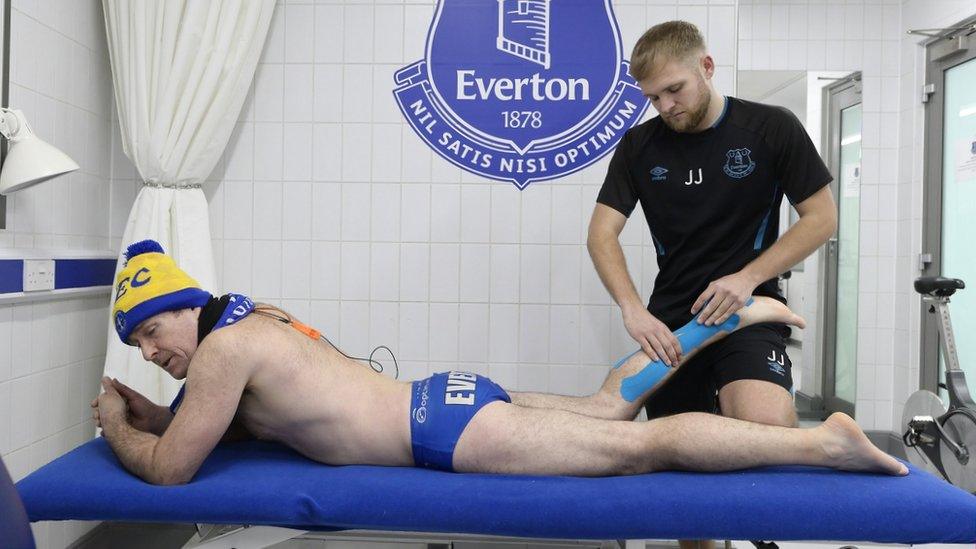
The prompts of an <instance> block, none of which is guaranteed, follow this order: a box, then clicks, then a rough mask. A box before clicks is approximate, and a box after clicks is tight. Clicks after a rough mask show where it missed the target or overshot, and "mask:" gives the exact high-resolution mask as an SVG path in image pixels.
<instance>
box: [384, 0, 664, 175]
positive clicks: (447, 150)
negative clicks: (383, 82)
mask: <svg viewBox="0 0 976 549" xmlns="http://www.w3.org/2000/svg"><path fill="white" fill-rule="evenodd" d="M622 51H623V50H622V47H621V43H620V31H619V30H618V29H617V22H616V19H615V18H614V15H613V9H612V8H611V6H610V0H559V1H558V2H555V1H552V0H439V2H438V4H437V10H436V12H435V14H434V20H433V22H432V23H431V25H430V31H429V32H428V35H427V48H426V56H425V58H424V59H422V60H420V61H417V62H416V63H413V64H411V65H408V66H406V67H404V68H402V69H400V70H399V71H397V72H396V75H395V76H394V78H395V80H396V89H395V90H394V92H393V93H394V96H395V97H396V100H397V103H398V104H399V106H400V110H401V111H402V112H403V115H404V116H405V117H406V118H407V120H408V121H409V122H410V125H411V126H413V129H414V131H416V132H417V134H418V135H419V136H420V137H421V138H422V139H423V140H424V141H425V142H426V143H427V144H428V145H429V146H430V147H431V148H432V149H434V150H435V151H436V152H437V153H438V154H439V155H441V156H442V157H444V158H445V159H447V160H448V161H450V162H452V163H454V164H456V165H457V166H460V167H461V168H463V169H465V170H468V171H470V172H472V173H476V174H479V175H482V176H485V177H488V178H491V179H498V180H502V181H511V182H512V183H514V184H515V185H516V186H517V187H518V188H519V189H524V188H525V187H526V186H527V185H528V184H529V183H531V182H533V181H543V180H546V179H554V178H557V177H561V176H564V175H566V174H569V173H572V172H575V171H577V170H580V169H582V168H584V167H586V166H588V165H590V164H592V163H593V162H596V161H597V160H598V159H600V158H601V157H602V156H603V155H605V154H607V153H609V152H610V151H612V150H613V148H614V146H615V145H616V144H617V142H618V141H619V140H620V138H621V137H622V136H623V134H624V132H626V131H627V130H628V129H629V128H631V127H632V126H633V125H634V124H636V123H637V122H638V121H639V120H640V118H641V116H642V115H643V114H644V111H645V110H646V109H647V105H648V103H647V100H646V99H645V98H644V97H643V96H642V95H641V92H640V88H638V87H637V83H636V82H635V81H634V80H633V79H632V78H631V77H630V76H629V75H628V74H627V68H628V63H627V61H625V60H624V59H623V53H622Z"/></svg>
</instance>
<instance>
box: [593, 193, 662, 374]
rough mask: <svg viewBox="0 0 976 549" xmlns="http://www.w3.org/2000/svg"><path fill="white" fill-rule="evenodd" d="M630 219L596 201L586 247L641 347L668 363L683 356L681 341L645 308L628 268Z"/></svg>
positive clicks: (626, 325) (654, 357)
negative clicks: (625, 236)
mask: <svg viewBox="0 0 976 549" xmlns="http://www.w3.org/2000/svg"><path fill="white" fill-rule="evenodd" d="M626 223H627V218H626V217H625V216H624V215H623V214H622V213H620V212H618V211H617V210H615V209H613V208H611V207H609V206H607V205H605V204H600V203H597V205H596V207H595V208H594V209H593V217H591V218H590V227H589V231H588V234H587V238H586V248H587V250H589V252H590V258H591V259H592V260H593V266H594V267H596V272H597V274H598V275H600V280H601V281H603V285H604V286H606V288H607V291H608V292H610V295H611V296H612V297H613V299H614V301H616V302H617V305H619V306H620V311H621V312H622V313H623V318H624V325H625V327H626V328H627V331H628V332H629V333H630V335H631V337H633V338H634V340H635V341H637V342H638V343H639V344H640V346H641V349H643V350H644V352H645V353H647V355H648V356H650V357H652V358H653V359H654V360H657V359H658V358H660V359H661V360H663V361H664V362H665V363H666V364H668V365H669V366H670V365H671V364H672V363H677V362H678V360H679V359H680V357H681V344H680V343H679V342H678V340H677V338H675V337H674V335H673V334H672V333H671V330H669V329H668V327H667V326H665V325H664V323H663V322H661V321H660V320H658V319H656V318H654V316H653V315H652V314H651V313H649V312H648V311H647V309H646V308H645V307H644V302H643V301H642V300H641V297H640V294H638V293H637V288H635V287H634V282H633V280H632V279H631V278H630V273H629V272H628V271H627V261H626V259H624V251H623V248H621V247H620V232H621V231H623V228H624V225H625V224H626Z"/></svg>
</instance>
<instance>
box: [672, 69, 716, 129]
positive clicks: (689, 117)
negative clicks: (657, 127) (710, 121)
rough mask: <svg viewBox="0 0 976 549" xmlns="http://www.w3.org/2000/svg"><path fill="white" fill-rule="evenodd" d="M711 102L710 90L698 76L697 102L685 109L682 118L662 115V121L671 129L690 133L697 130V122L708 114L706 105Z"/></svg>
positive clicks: (699, 122) (700, 121)
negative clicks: (675, 118)
mask: <svg viewBox="0 0 976 549" xmlns="http://www.w3.org/2000/svg"><path fill="white" fill-rule="evenodd" d="M711 102H712V91H711V90H710V89H709V87H708V85H707V84H706V83H705V79H704V78H701V77H699V78H698V103H697V104H696V105H695V106H694V107H693V108H690V109H688V110H687V111H685V115H684V116H683V117H682V118H683V120H673V119H669V118H667V117H664V123H665V124H667V125H668V127H669V128H671V129H672V130H674V131H676V132H679V133H692V132H695V131H697V130H695V128H697V127H698V125H699V124H701V123H702V120H704V119H705V116H706V115H708V105H709V104H711Z"/></svg>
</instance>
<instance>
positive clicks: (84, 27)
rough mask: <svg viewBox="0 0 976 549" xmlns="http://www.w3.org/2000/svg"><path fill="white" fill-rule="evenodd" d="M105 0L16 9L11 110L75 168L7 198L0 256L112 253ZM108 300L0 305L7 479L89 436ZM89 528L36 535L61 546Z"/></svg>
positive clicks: (21, 0) (24, 4)
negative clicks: (41, 251)
mask: <svg viewBox="0 0 976 549" xmlns="http://www.w3.org/2000/svg"><path fill="white" fill-rule="evenodd" d="M102 21H103V20H102V9H101V2H99V1H98V0H85V1H80V0H78V1H76V0H72V1H70V2H68V1H58V2H40V1H36V0H33V1H26V0H14V1H13V2H12V5H11V20H10V30H11V37H10V38H11V39H10V43H11V51H10V100H9V106H10V107H11V108H15V109H21V110H22V111H24V115H25V116H26V117H27V120H28V122H29V123H30V124H31V126H32V128H33V130H34V132H35V133H36V134H37V135H38V136H39V137H40V138H42V139H44V140H45V141H48V142H49V143H52V144H53V145H55V146H57V147H58V148H60V149H61V150H63V151H64V152H66V153H67V154H68V155H69V156H71V157H72V158H73V159H74V160H75V161H76V162H78V164H79V165H80V167H81V169H80V170H78V171H77V172H74V173H72V174H69V175H67V176H62V177H60V178H57V179H54V180H51V181H48V182H45V183H42V184H40V185H37V186H35V187H32V188H30V189H28V190H24V191H20V192H18V193H14V194H12V195H10V196H9V197H8V199H7V229H6V230H0V249H3V250H4V251H5V252H9V253H13V254H15V255H16V251H13V252H10V249H12V248H15V247H16V248H48V249H58V250H66V249H70V250H98V251H103V250H107V249H108V246H109V222H108V219H109V211H110V204H109V200H110V192H109V188H110V181H109V178H110V172H111V162H110V158H111V157H110V142H111V135H112V134H111V112H112V110H113V109H114V104H113V101H112V83H111V82H112V81H111V72H110V69H109V60H108V54H107V50H106V47H105V32H104V24H103V22H102ZM107 314H108V297H107V296H105V297H104V298H99V297H93V298H79V299H67V300H59V301H50V302H39V303H33V304H31V303H24V304H14V305H4V306H0V456H2V457H3V461H4V463H5V464H6V465H7V467H8V469H9V470H10V472H11V474H12V476H13V477H14V480H18V479H20V478H22V477H24V476H25V475H26V474H28V473H29V472H31V471H33V470H34V469H36V468H37V467H39V466H40V465H43V464H44V463H47V462H48V461H50V460H51V459H53V458H55V457H57V456H58V455H60V454H62V453H64V452H66V451H68V450H69V449H71V448H74V447H75V446H77V445H78V444H80V443H82V442H84V441H86V440H88V439H90V438H91V437H92V436H94V426H93V424H92V422H91V420H90V419H89V414H90V411H89V410H90V409H89V407H88V402H89V401H90V400H91V398H93V397H94V395H96V394H97V392H98V378H99V376H100V375H101V372H102V367H103V363H104V357H105V337H106V333H105V331H106V325H107V323H106V322H105V316H106V315H107ZM91 527H92V524H91V523H76V522H67V523H64V522H59V523H39V524H35V525H34V532H35V536H36V537H37V541H38V546H39V547H58V548H60V547H65V546H66V545H67V544H68V543H70V541H72V540H74V539H76V538H77V537H78V536H80V535H81V534H83V533H84V532H86V531H87V530H89V529H90V528H91Z"/></svg>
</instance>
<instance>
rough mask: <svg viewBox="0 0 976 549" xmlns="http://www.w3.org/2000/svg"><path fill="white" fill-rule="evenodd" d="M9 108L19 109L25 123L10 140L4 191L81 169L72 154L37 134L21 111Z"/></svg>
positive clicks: (0, 181) (1, 175)
mask: <svg viewBox="0 0 976 549" xmlns="http://www.w3.org/2000/svg"><path fill="white" fill-rule="evenodd" d="M8 112H13V113H15V114H16V115H17V118H18V119H19V121H20V122H21V124H20V127H19V128H18V130H19V131H16V132H15V133H14V135H13V136H11V137H10V140H9V141H8V143H7V158H6V159H5V160H4V161H3V168H2V171H0V194H7V193H12V192H14V191H19V190H21V189H23V188H26V187H30V186H31V185H33V184H35V183H40V182H41V181H46V180H48V179H51V178H52V177H57V176H59V175H63V174H66V173H68V172H73V171H75V170H77V169H78V164H77V163H76V162H75V161H74V160H72V159H71V157H69V156H68V155H66V154H64V153H63V152H61V151H60V150H59V149H58V148H56V147H54V146H52V145H50V144H48V143H46V142H44V141H42V140H41V139H39V138H38V137H37V136H36V135H34V132H32V131H31V129H30V126H28V125H27V122H26V120H24V119H23V114H22V113H21V112H20V111H8Z"/></svg>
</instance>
